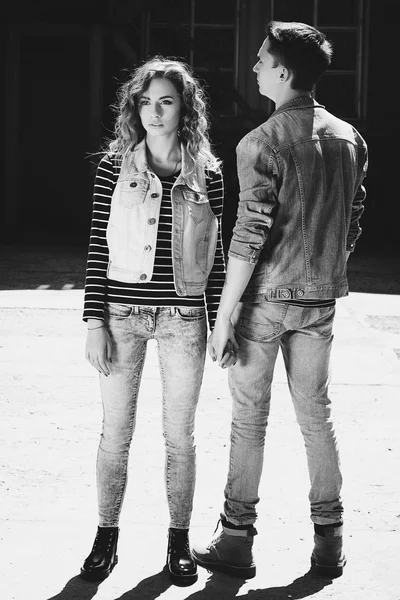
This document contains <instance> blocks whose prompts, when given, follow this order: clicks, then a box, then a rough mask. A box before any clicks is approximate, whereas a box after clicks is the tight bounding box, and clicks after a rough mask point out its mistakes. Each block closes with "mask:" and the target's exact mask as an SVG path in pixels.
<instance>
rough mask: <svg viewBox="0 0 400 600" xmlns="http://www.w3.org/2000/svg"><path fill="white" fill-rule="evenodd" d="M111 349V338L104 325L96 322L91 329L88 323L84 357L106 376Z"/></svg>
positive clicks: (109, 365) (109, 363)
mask: <svg viewBox="0 0 400 600" xmlns="http://www.w3.org/2000/svg"><path fill="white" fill-rule="evenodd" d="M97 323H99V321H97ZM111 349H112V345H111V338H110V334H109V333H108V331H107V329H106V327H105V325H103V326H100V325H98V324H97V326H94V327H93V329H92V328H91V327H90V325H89V327H88V332H87V338H86V359H87V360H88V361H89V362H90V364H91V365H92V366H93V367H94V368H95V369H97V371H98V372H99V373H102V374H103V375H105V376H106V377H108V375H109V374H110V372H111V371H110V368H111V362H112V360H111Z"/></svg>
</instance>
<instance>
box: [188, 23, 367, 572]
mask: <svg viewBox="0 0 400 600" xmlns="http://www.w3.org/2000/svg"><path fill="white" fill-rule="evenodd" d="M266 33H267V37H266V39H265V41H264V43H263V45H262V46H261V48H260V51H259V53H258V59H259V60H258V62H257V64H256V65H255V67H254V69H253V70H254V72H255V73H256V74H257V82H258V85H259V89H260V93H261V94H262V95H264V96H267V97H268V98H270V99H271V100H273V101H274V102H275V105H276V110H275V112H274V113H273V114H272V115H271V117H270V118H269V119H268V120H267V121H266V122H265V123H263V124H262V125H260V127H257V128H256V129H254V130H253V131H251V132H250V133H249V134H247V135H246V136H245V137H244V138H243V139H242V140H241V142H240V143H239V145H238V147H237V164H238V176H239V184H240V196H239V198H240V200H239V206H238V215H237V220H236V224H235V228H234V231H233V236H232V240H231V244H230V248H229V263H228V269H227V277H226V282H225V287H224V290H223V293H222V298H221V302H220V307H219V310H218V315H217V321H216V324H215V328H214V330H213V333H212V335H211V336H210V339H209V351H210V353H211V355H212V357H213V358H214V359H216V360H218V362H219V364H220V365H221V366H222V367H225V366H230V365H232V362H233V361H232V358H231V359H230V360H229V362H227V355H225V357H224V356H223V350H224V348H225V346H226V344H227V343H230V344H232V346H233V348H234V349H235V351H236V354H237V362H236V364H235V365H234V366H230V369H229V386H230V391H231V395H232V398H233V417H232V432H231V450H230V466H229V473H228V479H227V483H226V487H225V503H224V511H223V513H222V514H221V522H222V532H221V534H220V535H219V536H218V537H217V538H216V539H214V540H213V541H212V542H211V544H209V545H208V546H206V547H203V548H201V547H195V548H194V550H193V556H194V559H195V560H196V562H197V563H198V564H200V565H202V566H204V567H206V568H207V569H211V570H212V569H214V570H219V571H224V572H226V573H229V574H231V575H234V576H239V577H244V578H250V577H254V575H255V573H256V567H255V564H254V560H253V554H252V546H253V538H254V535H255V534H256V533H257V531H256V530H255V528H254V523H255V521H256V518H257V513H256V508H255V507H256V504H257V503H258V501H259V497H258V489H259V482H260V478H261V472H262V465H263V455H264V441H265V432H266V427H267V422H268V414H269V408H270V396H271V384H272V378H273V371H274V365H275V361H276V357H277V353H278V350H279V348H281V350H282V354H283V358H284V363H285V368H286V372H287V378H288V384H289V389H290V393H291V396H292V400H293V404H294V408H295V413H296V418H297V421H298V423H299V426H300V429H301V432H302V434H303V437H304V441H305V447H306V453H307V461H308V469H309V475H310V483H311V487H310V494H309V501H310V506H311V520H312V522H313V524H314V542H315V545H314V549H313V551H312V555H311V562H312V565H313V567H314V569H315V570H316V572H317V573H319V574H322V575H328V576H330V577H338V576H340V575H341V574H342V571H343V567H344V565H345V564H346V559H345V555H344V552H343V519H342V513H343V506H342V501H341V497H340V493H341V486H342V477H341V472H340V463H339V455H338V449H337V443H336V438H335V432H334V428H333V424H332V420H331V410H330V400H329V398H328V378H329V363H330V353H331V345H332V324H333V319H334V313H335V299H336V298H340V297H342V296H346V295H347V294H348V284H347V277H346V261H347V258H348V256H349V254H350V252H352V251H353V250H354V247H355V243H356V240H357V238H358V237H359V235H360V233H361V229H360V227H359V219H360V216H361V214H362V212H363V201H364V198H365V189H364V187H363V186H362V182H363V179H364V177H365V174H366V169H367V147H366V144H365V142H364V140H363V139H362V137H361V136H360V134H359V133H358V132H357V131H356V130H355V129H354V127H352V126H351V125H350V124H348V123H346V122H344V121H342V120H340V119H338V118H336V117H335V116H333V115H332V114H330V113H329V112H328V111H327V110H325V108H324V107H323V106H321V105H320V104H318V103H317V102H316V101H315V100H314V99H313V97H312V89H313V86H314V85H315V83H316V81H317V80H318V78H319V77H320V75H321V74H322V73H323V72H324V71H325V70H326V68H327V67H328V65H329V64H330V60H331V55H332V48H331V45H330V43H329V42H328V41H327V40H326V38H325V36H324V34H323V33H321V32H319V31H318V30H316V29H315V28H313V27H311V26H309V25H306V24H303V23H283V22H276V21H275V22H271V23H269V24H268V26H267V30H266Z"/></svg>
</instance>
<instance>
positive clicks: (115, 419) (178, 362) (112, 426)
mask: <svg viewBox="0 0 400 600" xmlns="http://www.w3.org/2000/svg"><path fill="white" fill-rule="evenodd" d="M105 324H106V327H107V329H108V331H109V333H110V336H111V339H112V365H111V374H110V375H109V376H108V377H105V376H104V375H100V384H101V397H102V402H103V413H104V418H103V429H102V434H101V439H100V446H99V451H98V457H97V469H96V471H97V492H98V503H99V525H100V527H117V526H118V522H119V516H120V512H121V507H122V502H123V498H124V493H125V489H126V482H127V467H128V455H129V448H130V444H131V440H132V435H133V432H134V429H135V420H136V407H137V397H138V392H139V385H140V380H141V376H142V370H143V364H144V360H145V355H146V347H147V341H148V340H150V339H155V340H157V343H158V357H159V364H160V373H161V382H162V396H163V410H162V422H163V434H164V438H165V484H166V491H167V500H168V506H169V512H170V527H176V528H178V529H187V528H188V527H189V523H190V517H191V513H192V504H193V494H194V486H195V477H196V456H195V445H194V436H193V432H194V420H195V412H196V407H197V402H198V399H199V393H200V386H201V382H202V378H203V371H204V361H205V353H206V339H207V322H206V314H205V309H204V308H170V307H168V308H164V307H162V308H159V307H158V308H157V307H151V306H150V307H143V306H139V307H138V306H130V305H124V304H107V305H106V308H105ZM144 460H145V459H144ZM136 485H141V484H140V482H137V483H136Z"/></svg>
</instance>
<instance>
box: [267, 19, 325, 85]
mask: <svg viewBox="0 0 400 600" xmlns="http://www.w3.org/2000/svg"><path fill="white" fill-rule="evenodd" d="M266 34H267V36H268V40H269V49H268V50H269V52H270V54H272V55H273V56H274V57H275V58H276V60H277V61H279V63H280V64H282V65H283V66H284V67H286V68H287V69H288V70H289V71H291V74H292V76H293V79H292V82H291V86H292V88H293V89H299V90H307V91H309V90H311V89H312V87H313V86H314V85H315V83H316V82H317V81H318V79H319V77H320V76H321V75H322V73H323V72H324V71H326V69H327V68H328V66H329V65H330V62H331V58H332V44H331V43H330V42H329V41H328V40H327V39H326V36H325V34H323V33H322V32H321V31H318V29H315V27H312V26H311V25H307V24H306V23H295V22H284V21H271V22H270V23H268V25H267V27H266Z"/></svg>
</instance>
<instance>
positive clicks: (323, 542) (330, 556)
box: [311, 522, 346, 578]
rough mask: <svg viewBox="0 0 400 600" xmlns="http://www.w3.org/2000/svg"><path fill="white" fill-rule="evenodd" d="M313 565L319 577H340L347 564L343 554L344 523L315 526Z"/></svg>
mask: <svg viewBox="0 0 400 600" xmlns="http://www.w3.org/2000/svg"><path fill="white" fill-rule="evenodd" d="M314 532H315V534H314V550H313V553H312V555H311V565H312V567H313V569H314V571H315V572H316V573H317V575H322V576H326V577H332V578H335V577H340V576H341V575H342V574H343V567H344V566H345V564H346V557H345V555H344V552H343V523H342V522H340V523H333V524H332V525H314Z"/></svg>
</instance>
